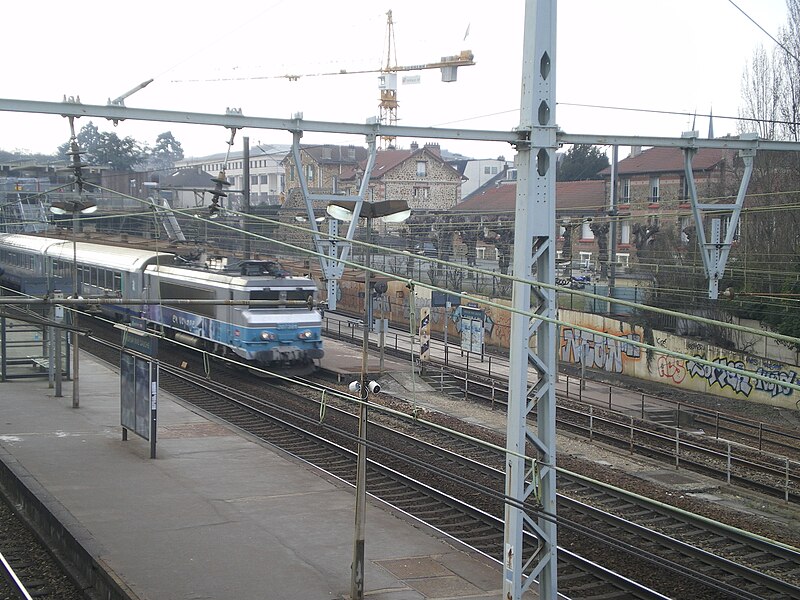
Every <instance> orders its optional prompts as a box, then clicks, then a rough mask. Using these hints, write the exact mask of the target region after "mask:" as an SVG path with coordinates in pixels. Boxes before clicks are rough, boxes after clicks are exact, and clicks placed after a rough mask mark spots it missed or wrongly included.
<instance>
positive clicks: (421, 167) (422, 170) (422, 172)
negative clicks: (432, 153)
mask: <svg viewBox="0 0 800 600" xmlns="http://www.w3.org/2000/svg"><path fill="white" fill-rule="evenodd" d="M427 175H428V163H427V162H425V161H424V160H418V161H417V177H426V176H427Z"/></svg>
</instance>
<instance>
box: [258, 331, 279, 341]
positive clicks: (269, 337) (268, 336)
mask: <svg viewBox="0 0 800 600" xmlns="http://www.w3.org/2000/svg"><path fill="white" fill-rule="evenodd" d="M276 338H277V336H276V335H275V334H274V333H270V332H269V331H262V332H261V339H262V340H264V341H265V342H268V341H271V340H274V339H276Z"/></svg>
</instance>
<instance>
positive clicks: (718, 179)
mask: <svg viewBox="0 0 800 600" xmlns="http://www.w3.org/2000/svg"><path fill="white" fill-rule="evenodd" d="M733 158H734V155H733V154H732V153H731V152H730V151H729V150H724V149H719V148H701V149H699V150H698V151H697V153H696V154H695V156H694V157H693V159H692V174H693V178H694V183H695V187H696V190H697V195H698V198H699V199H700V200H701V201H702V202H706V203H709V202H714V201H715V200H716V199H718V198H723V197H724V196H725V194H726V193H728V192H729V190H727V183H728V182H727V181H726V172H729V171H730V169H731V168H732V167H733ZM617 173H618V183H617V185H618V187H617V203H616V210H617V215H618V216H617V224H618V226H617V248H618V250H619V252H621V253H623V254H624V253H631V258H636V254H637V251H638V250H641V248H642V246H643V244H646V243H648V242H649V241H651V240H652V239H653V236H654V235H655V234H656V233H658V232H662V233H663V232H666V231H667V230H671V231H672V233H674V234H675V237H676V239H677V240H678V244H679V245H686V244H688V242H689V236H688V234H687V232H688V231H690V230H691V228H692V227H693V226H694V218H693V216H692V211H691V199H690V195H689V182H688V181H687V179H686V176H685V170H684V155H683V151H682V150H681V149H680V148H649V149H647V150H644V151H642V150H641V148H638V147H633V148H632V150H631V154H630V156H628V157H627V158H625V159H623V160H621V161H619V163H618V165H617ZM600 175H601V176H602V177H603V178H604V181H605V188H606V192H605V205H606V206H608V203H609V199H610V195H611V181H610V179H611V168H610V167H609V168H606V169H604V170H603V171H601V172H600ZM726 190H727V191H726Z"/></svg>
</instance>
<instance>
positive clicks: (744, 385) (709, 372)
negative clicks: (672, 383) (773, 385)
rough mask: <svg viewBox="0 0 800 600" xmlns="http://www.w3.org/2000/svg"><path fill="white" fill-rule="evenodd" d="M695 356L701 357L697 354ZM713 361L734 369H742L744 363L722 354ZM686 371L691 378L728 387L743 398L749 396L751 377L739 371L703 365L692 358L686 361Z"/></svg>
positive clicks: (751, 385)
mask: <svg viewBox="0 0 800 600" xmlns="http://www.w3.org/2000/svg"><path fill="white" fill-rule="evenodd" d="M696 358H702V356H697V357H696ZM712 362H713V363H715V364H718V365H720V366H722V367H733V368H735V369H744V368H745V366H744V363H743V362H742V361H739V360H728V359H727V358H725V357H724V356H720V357H719V358H715V359H714V360H713V361H712ZM686 371H687V372H688V373H689V375H690V376H691V377H693V378H700V379H705V380H706V383H707V384H708V386H709V387H714V386H715V385H717V386H719V388H720V389H723V390H724V389H725V388H730V389H732V390H733V391H734V392H735V393H737V394H741V395H742V396H744V397H745V398H746V397H748V396H750V392H751V391H752V390H753V384H752V381H751V378H750V377H748V376H746V375H740V374H739V373H732V372H730V371H727V370H725V369H724V368H720V367H713V366H711V365H704V364H700V363H698V362H695V361H693V360H690V361H687V363H686Z"/></svg>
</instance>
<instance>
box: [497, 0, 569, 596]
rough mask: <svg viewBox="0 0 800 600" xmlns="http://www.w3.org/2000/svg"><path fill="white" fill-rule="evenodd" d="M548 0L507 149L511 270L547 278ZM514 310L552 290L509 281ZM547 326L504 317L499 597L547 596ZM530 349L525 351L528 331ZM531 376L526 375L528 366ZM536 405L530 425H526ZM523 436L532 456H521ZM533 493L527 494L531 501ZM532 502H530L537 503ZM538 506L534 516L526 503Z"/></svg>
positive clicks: (550, 303)
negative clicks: (513, 151) (506, 352)
mask: <svg viewBox="0 0 800 600" xmlns="http://www.w3.org/2000/svg"><path fill="white" fill-rule="evenodd" d="M555 51H556V0H527V1H526V4H525V37H524V46H523V67H522V99H521V105H520V124H519V128H518V130H519V131H520V132H529V139H530V144H529V145H523V144H521V145H520V146H519V148H518V154H517V156H516V165H517V199H516V220H515V224H514V228H515V233H514V275H515V276H516V277H521V278H525V279H534V280H537V281H541V282H543V283H549V284H551V285H554V284H555V256H556V248H555V241H556V217H555V215H556V211H555V207H556V203H555V180H556V179H555V174H556V157H555V154H556V149H557V145H558V143H557V139H556V130H557V127H556V125H555V107H556V81H555V73H556V68H555V67H556V60H555V58H556V54H555ZM513 290H514V292H513V300H512V304H513V307H514V309H515V311H525V312H533V313H535V314H537V315H541V316H542V317H546V318H548V319H555V318H556V309H557V306H556V295H555V292H554V291H553V290H552V289H540V288H538V287H534V286H531V285H529V284H526V283H524V282H520V281H515V282H514V288H513ZM556 333H557V332H556V327H555V324H554V323H553V322H551V321H544V320H542V319H537V318H530V317H528V316H526V315H524V314H519V313H517V312H514V313H512V315H511V361H510V376H509V406H508V424H507V433H506V440H507V441H506V450H507V452H506V488H505V491H506V495H507V498H508V499H507V500H506V509H505V539H504V541H505V543H504V548H503V598H505V599H507V600H521V598H522V595H523V593H524V592H525V591H526V590H527V589H528V588H529V587H530V586H531V585H532V584H533V580H534V578H538V580H539V598H541V599H542V600H556V597H557V595H558V589H557V588H558V583H557V572H556V565H557V560H556V559H557V556H556V551H557V541H556V519H555V517H556V471H555V466H556V456H555V454H556V423H555V404H556V402H555V400H556V399H555V384H556V378H557V377H558V371H557V365H556V351H555V344H556ZM531 336H535V340H536V348H535V351H531V347H530V338H531ZM529 363H530V364H531V365H532V367H533V370H534V371H535V373H536V383H535V384H533V385H532V386H530V385H529V383H528V364H529ZM534 408H535V409H536V412H537V415H536V431H535V432H534V431H532V430H529V429H528V427H527V417H528V414H529V413H530V412H531V411H532V410H533V409H534ZM526 442H531V445H532V448H533V450H534V452H535V457H531V458H526V457H525V450H526ZM534 498H535V499H536V501H534ZM537 501H538V502H537ZM537 503H538V504H539V506H540V511H539V512H538V514H536V513H535V512H534V510H535V509H533V508H530V507H531V505H532V504H537ZM523 539H527V540H530V539H535V540H536V541H537V547H536V551H535V552H534V553H533V555H532V556H530V558H528V559H527V560H526V561H525V562H523V556H522V550H523Z"/></svg>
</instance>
